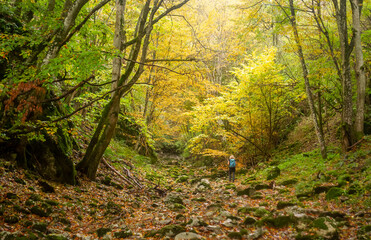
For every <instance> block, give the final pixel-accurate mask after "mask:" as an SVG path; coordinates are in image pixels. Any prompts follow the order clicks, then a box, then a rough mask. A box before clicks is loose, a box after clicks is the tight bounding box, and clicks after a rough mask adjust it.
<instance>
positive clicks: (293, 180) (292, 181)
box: [279, 178, 298, 186]
mask: <svg viewBox="0 0 371 240" xmlns="http://www.w3.org/2000/svg"><path fill="white" fill-rule="evenodd" d="M297 182H298V179H296V178H293V179H288V180H284V181H282V182H281V183H279V185H283V186H290V185H294V184H296V183H297Z"/></svg>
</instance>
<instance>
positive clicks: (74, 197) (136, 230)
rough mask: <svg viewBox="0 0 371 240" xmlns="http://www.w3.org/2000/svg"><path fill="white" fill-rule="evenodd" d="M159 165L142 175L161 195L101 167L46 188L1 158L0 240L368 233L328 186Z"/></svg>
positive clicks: (361, 218) (362, 215)
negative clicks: (309, 187)
mask: <svg viewBox="0 0 371 240" xmlns="http://www.w3.org/2000/svg"><path fill="white" fill-rule="evenodd" d="M161 171H162V172H161V173H160V172H159V173H158V174H152V175H149V174H147V178H151V179H152V180H156V179H155V177H157V178H158V181H159V182H160V181H162V182H165V181H166V184H167V185H168V187H169V188H171V189H170V190H168V191H167V194H166V196H160V195H159V194H158V193H157V192H156V191H154V190H153V189H152V190H150V189H146V190H142V191H138V190H136V189H134V188H133V189H126V188H122V186H121V185H120V184H118V179H115V178H114V176H113V177H112V178H109V177H107V176H109V172H105V171H103V172H101V174H100V176H99V178H98V181H97V182H91V181H85V180H83V179H81V180H80V185H79V186H68V185H60V184H57V183H49V184H48V185H50V187H51V188H49V189H48V188H46V187H45V184H43V181H42V180H40V179H38V178H37V177H36V176H35V175H33V174H31V173H29V172H25V171H23V170H17V169H15V168H14V167H13V166H12V165H11V164H5V165H3V166H1V167H0V173H1V174H0V176H1V177H0V183H1V185H0V189H1V196H0V197H1V198H0V240H3V239H6V240H8V239H57V240H59V239H62V240H63V239H84V240H88V239H178V240H179V239H369V235H368V234H369V233H370V229H369V228H370V227H369V225H368V224H370V222H369V220H370V213H368V212H365V211H362V208H359V209H352V208H349V206H347V205H346V204H342V203H341V201H340V200H337V199H334V200H326V197H328V194H327V193H328V191H327V190H328V189H329V188H325V187H324V189H325V190H323V191H322V190H321V191H320V190H318V189H317V190H316V191H317V192H314V193H313V194H315V195H313V194H308V193H307V195H305V194H302V195H298V194H296V193H295V190H294V187H293V184H294V183H295V181H294V180H293V181H286V182H282V183H275V182H270V181H258V180H255V179H250V180H249V178H248V177H247V176H245V175H239V176H238V177H237V180H236V182H235V183H230V182H228V181H227V180H226V173H225V172H223V171H221V170H214V171H208V170H206V169H191V168H186V167H181V166H167V167H165V168H163V169H162V170H161ZM326 189H327V190H326ZM314 191H315V190H314ZM326 192H327V193H326ZM359 226H365V227H363V228H360V227H359Z"/></svg>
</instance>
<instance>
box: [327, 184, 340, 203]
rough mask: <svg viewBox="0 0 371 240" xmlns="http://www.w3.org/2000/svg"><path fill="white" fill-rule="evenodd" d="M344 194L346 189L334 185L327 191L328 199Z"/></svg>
mask: <svg viewBox="0 0 371 240" xmlns="http://www.w3.org/2000/svg"><path fill="white" fill-rule="evenodd" d="M343 194H344V190H343V189H341V188H338V187H332V188H330V190H329V191H328V192H327V193H326V200H332V199H336V198H338V197H340V196H341V195H343Z"/></svg>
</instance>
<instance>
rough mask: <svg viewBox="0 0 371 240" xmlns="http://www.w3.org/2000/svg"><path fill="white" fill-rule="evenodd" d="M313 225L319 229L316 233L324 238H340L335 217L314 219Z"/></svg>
mask: <svg viewBox="0 0 371 240" xmlns="http://www.w3.org/2000/svg"><path fill="white" fill-rule="evenodd" d="M313 227H314V228H316V229H317V231H316V234H317V235H318V236H319V237H320V238H324V239H338V237H339V233H338V230H337V227H336V222H335V220H334V219H333V218H329V217H320V218H317V219H316V220H314V221H313Z"/></svg>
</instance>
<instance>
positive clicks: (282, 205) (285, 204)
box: [277, 201, 296, 209]
mask: <svg viewBox="0 0 371 240" xmlns="http://www.w3.org/2000/svg"><path fill="white" fill-rule="evenodd" d="M295 205H296V203H293V202H282V201H279V202H278V203H277V209H284V208H286V207H291V206H295Z"/></svg>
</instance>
